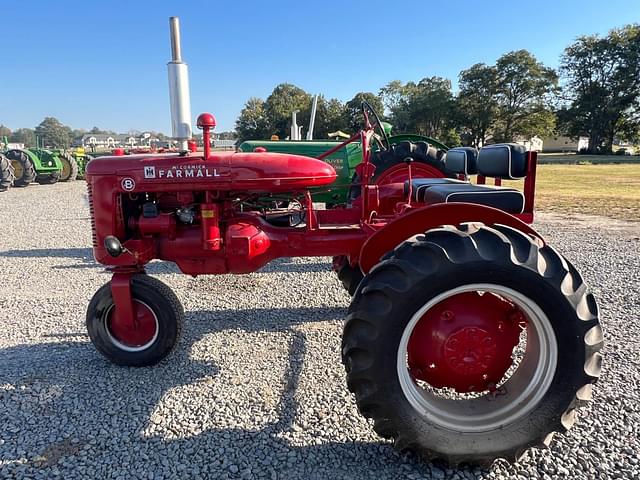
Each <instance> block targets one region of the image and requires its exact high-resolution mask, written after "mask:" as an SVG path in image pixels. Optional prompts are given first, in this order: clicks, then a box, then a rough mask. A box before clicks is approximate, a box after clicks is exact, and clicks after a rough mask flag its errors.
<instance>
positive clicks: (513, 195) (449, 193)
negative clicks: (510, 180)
mask: <svg viewBox="0 0 640 480" xmlns="http://www.w3.org/2000/svg"><path fill="white" fill-rule="evenodd" d="M421 201H423V202H424V203H427V204H433V203H452V202H466V203H476V204H479V205H485V206H487V207H494V208H498V209H500V210H504V211H505V212H509V213H522V211H523V210H524V195H523V194H522V192H521V191H519V190H516V189H515V188H509V187H493V186H487V185H472V184H470V183H462V184H449V185H446V184H444V185H434V186H432V187H430V188H428V189H426V190H425V191H424V195H423V196H422V199H421Z"/></svg>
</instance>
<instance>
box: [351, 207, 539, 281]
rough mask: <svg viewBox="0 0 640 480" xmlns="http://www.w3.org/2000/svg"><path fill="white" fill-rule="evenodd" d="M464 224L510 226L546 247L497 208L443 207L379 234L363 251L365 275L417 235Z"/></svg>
mask: <svg viewBox="0 0 640 480" xmlns="http://www.w3.org/2000/svg"><path fill="white" fill-rule="evenodd" d="M465 222H481V223H484V224H485V225H494V224H502V225H507V226H509V227H513V228H515V229H517V230H520V231H521V232H523V233H526V234H528V235H532V236H534V237H537V238H538V239H540V241H541V242H542V243H543V244H544V243H545V242H544V239H543V238H542V236H541V235H540V234H539V233H538V232H536V231H535V230H534V229H533V228H531V227H530V226H529V225H527V224H526V223H524V222H523V221H522V220H520V219H519V218H517V217H514V216H513V215H511V214H509V213H506V212H504V211H502V210H498V209H497V208H493V207H487V206H484V205H478V204H475V203H463V202H460V203H440V204H437V205H429V206H427V207H422V208H417V209H415V210H411V211H410V212H409V213H406V214H404V215H401V216H399V217H397V218H395V219H394V220H392V221H391V222H389V223H388V224H387V225H385V226H384V227H382V228H381V229H379V230H377V231H376V232H375V233H374V234H373V235H371V236H370V237H369V238H368V239H367V241H366V242H365V243H364V244H363V245H362V248H361V249H360V258H359V262H358V263H359V264H360V268H361V269H362V271H363V273H365V274H366V273H368V272H369V270H371V269H372V268H373V266H374V265H376V264H377V263H378V262H379V261H380V259H381V258H382V256H383V255H384V254H385V253H387V252H389V251H391V250H393V249H394V248H395V247H396V246H398V245H399V244H400V243H401V242H403V241H404V240H407V239H408V238H410V237H413V236H414V235H418V234H421V233H424V232H425V231H427V230H430V229H432V228H437V227H441V226H442V225H459V224H461V223H465Z"/></svg>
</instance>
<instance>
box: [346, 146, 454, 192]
mask: <svg viewBox="0 0 640 480" xmlns="http://www.w3.org/2000/svg"><path fill="white" fill-rule="evenodd" d="M406 158H411V159H412V160H413V162H414V164H416V163H420V164H424V165H427V166H429V167H431V168H432V169H434V170H435V172H437V173H439V174H440V176H442V177H451V176H453V175H451V174H450V173H449V172H448V171H447V170H446V168H445V165H444V152H443V151H442V150H437V149H436V148H434V147H432V146H431V145H429V144H428V143H427V142H411V141H409V140H405V141H403V142H400V143H398V144H393V145H391V148H390V149H389V150H380V151H377V152H373V153H372V154H371V159H370V161H371V163H372V164H373V165H375V167H376V170H375V172H374V174H373V178H372V179H371V181H372V182H373V183H378V182H379V181H380V180H381V178H382V177H383V174H384V173H385V172H387V171H388V170H389V169H391V168H393V167H395V166H397V165H404V164H405V159H406ZM361 183H362V180H361V179H360V176H359V175H358V174H357V173H356V174H354V176H353V178H352V180H351V188H350V189H349V203H351V202H352V201H353V200H355V199H356V198H358V197H359V196H360V194H361V188H360V184H361Z"/></svg>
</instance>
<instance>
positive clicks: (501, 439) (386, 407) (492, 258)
mask: <svg viewBox="0 0 640 480" xmlns="http://www.w3.org/2000/svg"><path fill="white" fill-rule="evenodd" d="M487 283H489V284H493V285H501V286H504V287H505V288H508V289H510V290H511V291H516V292H518V294H519V295H523V296H526V297H527V298H528V299H530V300H531V301H532V302H533V304H534V305H537V307H536V308H539V309H540V311H542V312H543V313H544V315H545V318H546V319H548V320H547V325H549V327H548V328H549V329H552V331H553V332H554V333H553V336H552V337H550V338H554V339H557V340H554V341H551V342H550V344H549V345H551V346H550V347H549V348H551V349H555V351H556V352H557V356H556V358H557V360H556V362H555V363H552V365H555V366H554V367H553V368H551V369H550V370H549V372H550V373H548V374H547V377H546V378H547V381H548V382H549V383H547V386H546V387H544V388H542V387H541V388H540V391H539V396H538V397H532V398H536V400H533V401H532V403H531V409H530V410H529V411H528V413H526V414H523V415H522V416H521V417H517V416H515V417H509V418H510V420H509V421H506V420H505V423H504V424H502V425H501V426H500V427H498V428H496V427H494V426H491V427H487V428H486V429H485V430H480V431H478V430H467V431H464V430H465V429H464V428H462V427H461V428H460V429H459V430H458V431H457V430H455V429H452V428H444V427H443V426H442V424H441V423H438V422H437V421H435V420H434V418H437V415H438V413H437V412H436V411H431V412H429V410H428V409H427V410H426V412H428V413H427V414H423V413H421V412H420V411H419V410H418V409H416V408H414V405H415V404H416V403H415V402H416V400H415V397H414V399H413V400H412V399H410V398H409V397H408V396H407V395H406V393H405V392H406V391H407V389H406V385H407V383H406V380H404V382H405V383H402V382H403V379H406V378H407V377H401V372H404V370H403V369H404V366H401V363H400V360H399V358H400V357H401V356H402V355H403V354H404V350H401V348H402V345H403V344H402V342H401V338H402V336H403V334H405V335H406V333H405V329H407V328H409V327H408V325H409V324H410V320H411V319H412V318H415V316H416V315H418V313H417V312H419V311H420V309H421V308H422V307H423V306H424V305H427V302H429V301H433V299H434V298H436V297H437V296H439V295H442V294H443V293H444V292H449V291H452V290H453V289H456V288H460V286H464V285H471V284H487ZM414 325H415V324H414ZM409 332H410V333H411V331H410V330H409ZM602 345H603V338H602V330H601V329H600V326H599V323H598V310H597V306H596V303H595V300H594V298H593V296H592V295H591V294H590V293H588V291H587V287H586V286H585V284H584V283H583V280H582V278H581V277H580V275H579V274H578V272H577V271H576V270H575V268H574V267H573V266H572V265H571V264H569V262H567V261H566V260H565V259H564V258H562V257H561V256H560V255H559V254H558V253H557V252H556V251H555V250H553V249H552V248H551V247H549V246H541V242H540V241H539V240H534V239H532V238H531V237H529V236H527V235H525V234H523V233H522V232H519V231H517V230H514V229H512V228H510V227H504V226H493V227H487V226H478V225H477V224H476V225H473V226H472V225H462V226H461V227H459V228H455V227H452V226H449V227H443V228H439V229H434V230H430V231H428V232H427V233H426V234H425V235H424V236H421V237H418V238H417V239H415V240H413V241H407V242H405V243H403V244H401V245H400V246H398V247H397V248H396V249H395V250H394V251H393V252H390V253H389V254H388V256H387V257H386V259H385V260H383V261H382V262H380V263H379V264H378V265H377V266H376V267H374V268H373V269H372V270H371V272H370V273H369V274H368V275H366V276H365V278H364V279H363V281H362V282H361V283H360V286H359V287H358V290H357V292H356V295H355V297H354V299H353V301H352V304H351V306H350V308H349V315H348V317H347V321H346V324H345V327H344V335H343V341H342V357H343V363H344V365H345V368H346V372H347V384H348V387H349V390H351V391H352V392H353V393H355V396H356V402H357V405H358V409H359V410H360V412H361V413H362V414H363V415H364V416H365V417H367V418H372V419H373V420H374V427H373V428H374V430H375V431H376V432H377V433H378V434H379V435H381V436H383V437H385V438H391V439H393V440H394V443H395V446H396V448H398V449H401V450H404V449H409V450H413V451H416V452H418V453H419V454H421V455H423V456H425V457H427V458H429V459H439V460H442V461H444V462H446V463H449V464H451V465H457V464H460V463H472V464H482V465H487V464H491V463H492V462H493V461H494V460H495V459H496V458H505V459H507V460H509V461H514V460H517V459H518V458H519V457H520V456H521V454H522V453H523V452H524V451H525V450H527V449H528V448H529V447H532V446H544V445H548V443H549V442H550V441H551V437H552V435H553V432H556V431H565V430H566V429H568V428H570V427H571V426H572V424H573V421H574V417H575V408H576V407H578V406H580V405H581V404H582V403H584V402H585V401H587V400H589V399H590V397H591V384H592V383H595V382H596V380H597V379H598V376H599V374H600V366H601V356H600V353H599V350H600V349H601V347H602ZM540 356H541V357H545V355H543V354H541V355H540ZM402 363H403V364H404V361H403V362H402ZM430 368H436V367H435V366H433V365H432V366H431V367H430ZM403 385H404V389H403ZM410 385H411V384H410ZM416 385H417V384H416ZM527 385H530V384H527ZM519 393H520V392H518V391H515V392H508V393H506V394H505V395H509V394H510V395H512V397H510V398H512V399H513V398H516V399H517V398H518V397H517V395H518V394H519ZM412 401H413V403H412ZM418 401H419V400H418ZM471 401H475V400H471ZM487 401H488V399H487ZM508 401H514V402H515V404H516V405H518V403H517V401H516V400H508ZM485 405H486V407H483V408H487V409H489V410H490V411H493V410H491V409H493V408H496V407H493V406H491V404H488V403H487V404H485ZM516 408H517V407H516ZM462 418H463V419H464V420H462V421H461V422H463V424H465V425H466V424H467V422H470V421H471V420H472V419H471V418H468V417H466V416H463V417H462ZM474 421H475V419H474Z"/></svg>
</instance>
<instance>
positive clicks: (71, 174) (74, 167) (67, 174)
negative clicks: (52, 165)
mask: <svg viewBox="0 0 640 480" xmlns="http://www.w3.org/2000/svg"><path fill="white" fill-rule="evenodd" d="M59 157H60V161H61V162H62V171H61V172H60V181H61V182H72V181H73V180H75V179H76V178H77V177H78V162H77V161H76V159H75V158H73V156H72V155H70V154H68V153H61V154H60V155H59Z"/></svg>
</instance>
